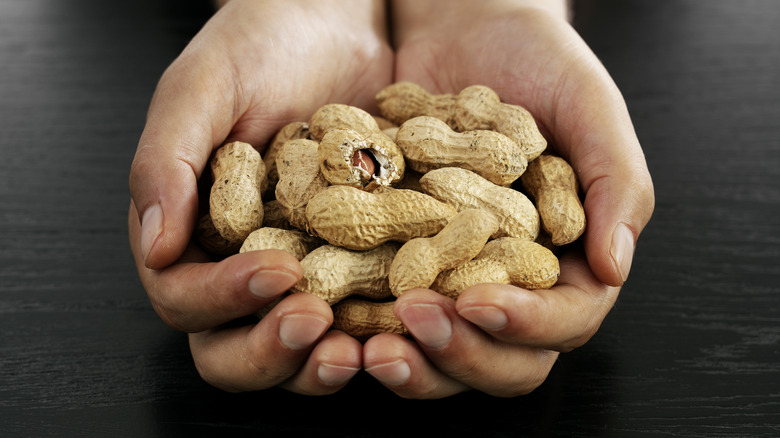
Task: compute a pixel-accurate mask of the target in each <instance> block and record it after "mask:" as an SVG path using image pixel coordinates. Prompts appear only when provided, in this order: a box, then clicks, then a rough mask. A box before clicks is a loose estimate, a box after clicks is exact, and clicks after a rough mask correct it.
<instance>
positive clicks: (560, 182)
mask: <svg viewBox="0 0 780 438" xmlns="http://www.w3.org/2000/svg"><path fill="white" fill-rule="evenodd" d="M521 181H522V184H523V187H524V188H525V190H526V191H528V193H529V194H530V195H531V196H532V197H533V198H534V200H535V202H536V206H537V209H538V210H539V216H540V217H541V221H542V228H544V230H545V231H546V232H548V233H549V234H550V237H551V238H552V243H553V245H558V246H560V245H566V244H568V243H571V242H573V241H575V240H576V239H577V238H579V237H580V236H581V235H582V233H583V232H584V231H585V222H586V221H585V209H584V208H583V207H582V202H580V198H579V196H578V185H577V177H576V175H575V174H574V170H573V169H572V168H571V166H570V165H569V163H567V162H566V160H564V159H563V158H560V157H556V156H552V155H542V156H540V157H539V158H537V159H536V160H534V161H533V162H532V165H531V166H529V168H528V171H526V173H525V174H524V175H523V177H522V179H521Z"/></svg>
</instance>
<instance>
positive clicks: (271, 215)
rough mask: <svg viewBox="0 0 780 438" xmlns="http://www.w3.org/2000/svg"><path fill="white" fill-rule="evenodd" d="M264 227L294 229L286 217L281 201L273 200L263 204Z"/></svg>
mask: <svg viewBox="0 0 780 438" xmlns="http://www.w3.org/2000/svg"><path fill="white" fill-rule="evenodd" d="M263 226H264V227H272V228H283V229H290V228H294V227H293V226H292V225H291V224H290V221H288V220H287V217H285V215H284V212H283V211H282V206H281V204H279V201H277V200H276V199H272V200H270V201H266V202H264V203H263Z"/></svg>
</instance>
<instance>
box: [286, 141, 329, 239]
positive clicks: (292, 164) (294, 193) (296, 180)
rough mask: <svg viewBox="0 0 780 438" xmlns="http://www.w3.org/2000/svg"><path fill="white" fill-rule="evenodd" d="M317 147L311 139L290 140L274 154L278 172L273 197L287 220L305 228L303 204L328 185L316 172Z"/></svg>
mask: <svg viewBox="0 0 780 438" xmlns="http://www.w3.org/2000/svg"><path fill="white" fill-rule="evenodd" d="M318 148H319V144H317V142H316V141H314V140H308V139H295V140H290V141H288V142H286V143H285V144H284V146H283V147H282V149H281V150H280V151H279V155H278V156H277V157H276V169H277V171H278V172H279V182H278V183H277V184H276V200H277V201H279V205H280V206H281V207H282V213H283V214H284V216H285V217H286V218H287V220H288V221H289V222H290V224H292V225H293V226H294V227H296V228H298V229H301V230H303V231H307V232H308V231H309V224H308V221H307V219H306V204H307V203H308V202H309V200H310V199H311V198H312V197H313V196H314V195H315V194H316V193H317V192H320V191H322V190H324V189H325V188H326V187H328V181H327V180H326V179H325V177H323V176H322V172H320V165H319V161H318Z"/></svg>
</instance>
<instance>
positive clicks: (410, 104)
mask: <svg viewBox="0 0 780 438" xmlns="http://www.w3.org/2000/svg"><path fill="white" fill-rule="evenodd" d="M455 98H456V96H455V95H454V94H447V93H445V94H432V93H429V92H428V91H427V90H426V89H425V88H423V87H421V86H419V85H417V84H415V83H412V82H397V83H395V84H391V85H388V86H387V87H385V88H384V89H382V90H381V91H380V92H379V93H378V94H377V95H376V103H377V106H378V107H379V112H380V113H381V114H382V116H383V117H384V118H386V119H387V120H390V121H391V122H393V123H395V124H396V125H399V126H400V125H401V124H403V123H404V122H405V121H407V120H409V119H412V118H414V117H419V116H430V117H435V118H437V119H439V120H441V121H443V122H444V123H446V124H447V126H449V127H451V128H452V129H455V127H456V126H457V125H456V124H455V119H454V115H455Z"/></svg>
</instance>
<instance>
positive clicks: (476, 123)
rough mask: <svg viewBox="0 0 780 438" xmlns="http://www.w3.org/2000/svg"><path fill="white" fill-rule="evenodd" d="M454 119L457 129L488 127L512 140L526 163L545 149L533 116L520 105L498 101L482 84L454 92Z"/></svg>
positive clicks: (491, 91) (469, 129) (496, 95)
mask: <svg viewBox="0 0 780 438" xmlns="http://www.w3.org/2000/svg"><path fill="white" fill-rule="evenodd" d="M455 122H456V126H457V129H458V130H460V131H472V130H475V129H489V130H493V131H496V132H500V133H501V134H504V135H506V136H507V137H509V138H511V139H512V140H514V141H515V142H516V143H517V144H518V145H519V146H520V148H521V150H522V152H523V154H524V155H525V158H526V160H528V161H529V162H530V161H531V160H533V159H534V158H536V157H538V156H539V155H540V154H541V153H542V152H543V151H544V150H545V148H547V140H545V138H544V136H542V134H541V132H539V128H538V127H537V126H536V122H535V121H534V118H533V116H532V115H531V113H530V112H528V111H527V110H526V109H525V108H523V107H521V106H520V105H512V104H509V103H504V102H501V100H500V98H499V97H498V94H496V92H495V91H493V90H492V89H490V88H488V87H486V86H484V85H472V86H470V87H466V88H464V89H463V90H461V92H460V93H458V96H457V99H456V104H455Z"/></svg>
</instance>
